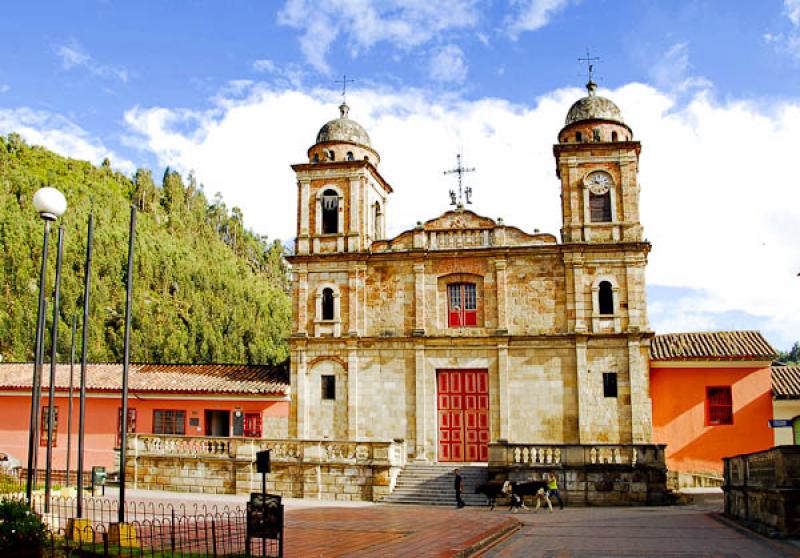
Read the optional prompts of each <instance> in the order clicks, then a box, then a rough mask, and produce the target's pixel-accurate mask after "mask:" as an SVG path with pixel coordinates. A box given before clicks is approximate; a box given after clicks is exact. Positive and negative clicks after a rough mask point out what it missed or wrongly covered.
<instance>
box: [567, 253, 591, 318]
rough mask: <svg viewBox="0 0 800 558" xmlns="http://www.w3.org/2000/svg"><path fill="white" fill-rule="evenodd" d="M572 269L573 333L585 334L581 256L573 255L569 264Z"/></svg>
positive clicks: (584, 302) (584, 300)
mask: <svg viewBox="0 0 800 558" xmlns="http://www.w3.org/2000/svg"><path fill="white" fill-rule="evenodd" d="M570 265H571V267H572V280H573V293H574V295H575V329H574V331H575V333H586V332H587V329H588V328H587V325H586V314H587V310H588V309H587V307H586V296H585V294H584V291H585V289H584V288H583V282H584V279H583V256H582V255H581V254H573V255H572V259H571V262H570Z"/></svg>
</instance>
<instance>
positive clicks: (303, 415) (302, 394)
mask: <svg viewBox="0 0 800 558" xmlns="http://www.w3.org/2000/svg"><path fill="white" fill-rule="evenodd" d="M291 367H292V374H291V375H292V376H293V378H292V380H294V381H293V382H292V387H294V388H295V389H294V393H293V394H292V402H291V406H292V408H293V409H294V412H293V413H290V416H294V423H295V424H294V425H291V424H290V425H289V430H290V434H289V435H290V436H291V437H293V438H299V439H301V440H304V439H306V438H308V369H307V363H306V343H305V341H304V340H298V341H296V345H295V351H294V354H293V355H292V360H291Z"/></svg>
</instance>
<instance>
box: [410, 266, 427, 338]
mask: <svg viewBox="0 0 800 558" xmlns="http://www.w3.org/2000/svg"><path fill="white" fill-rule="evenodd" d="M411 334H412V335H415V336H422V335H425V264H424V263H422V262H419V263H415V264H414V331H412V332H411Z"/></svg>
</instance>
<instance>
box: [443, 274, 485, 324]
mask: <svg viewBox="0 0 800 558" xmlns="http://www.w3.org/2000/svg"><path fill="white" fill-rule="evenodd" d="M447 325H448V326H450V327H474V326H476V325H478V295H477V291H476V289H475V283H452V284H450V285H447Z"/></svg>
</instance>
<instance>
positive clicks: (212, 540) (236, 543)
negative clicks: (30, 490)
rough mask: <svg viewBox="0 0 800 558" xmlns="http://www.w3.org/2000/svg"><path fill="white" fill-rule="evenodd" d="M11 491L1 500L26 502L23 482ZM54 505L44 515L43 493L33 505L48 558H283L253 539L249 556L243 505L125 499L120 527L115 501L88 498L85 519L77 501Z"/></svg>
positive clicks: (55, 500) (271, 544)
mask: <svg viewBox="0 0 800 558" xmlns="http://www.w3.org/2000/svg"><path fill="white" fill-rule="evenodd" d="M17 480H19V479H17ZM0 482H2V481H0ZM0 486H3V485H0ZM6 488H7V489H3V490H2V494H1V495H0V497H2V498H11V499H20V500H22V499H24V497H25V487H24V481H22V482H21V483H19V482H17V483H16V484H14V483H13V479H9V484H8V485H6ZM49 504H50V505H49V506H48V511H47V512H45V511H44V510H45V500H44V495H43V494H34V496H33V500H32V502H31V508H32V510H33V511H34V512H35V513H36V514H37V515H39V516H40V517H41V518H42V520H43V521H44V523H45V524H46V525H47V527H48V535H47V538H48V541H47V548H46V549H45V553H44V557H45V558H62V557H63V558H66V557H78V556H81V557H84V556H85V557H102V558H117V557H134V556H135V557H143V558H144V557H152V558H156V557H158V558H162V557H164V558H165V557H181V558H183V557H186V558H190V557H191V558H200V557H203V558H212V557H213V558H216V557H217V556H227V557H244V556H265V557H266V556H278V553H279V548H278V543H277V541H262V540H254V541H253V544H252V546H251V547H250V548H249V550H250V552H249V553H246V551H247V549H248V548H247V546H248V545H247V544H246V541H245V539H246V537H247V513H246V510H245V509H244V508H240V507H238V506H234V507H230V506H216V505H207V504H203V503H197V504H183V503H181V504H172V503H169V502H150V501H147V502H143V501H135V500H126V503H125V523H123V524H122V525H120V524H119V523H117V521H118V513H119V502H118V501H117V500H116V499H114V498H97V497H85V498H84V499H83V518H82V519H76V518H75V516H76V509H77V498H64V497H61V496H52V497H51V498H50V502H49ZM0 550H1V549H0ZM34 555H35V556H39V555H38V554H33V553H32V554H31V556H34Z"/></svg>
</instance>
